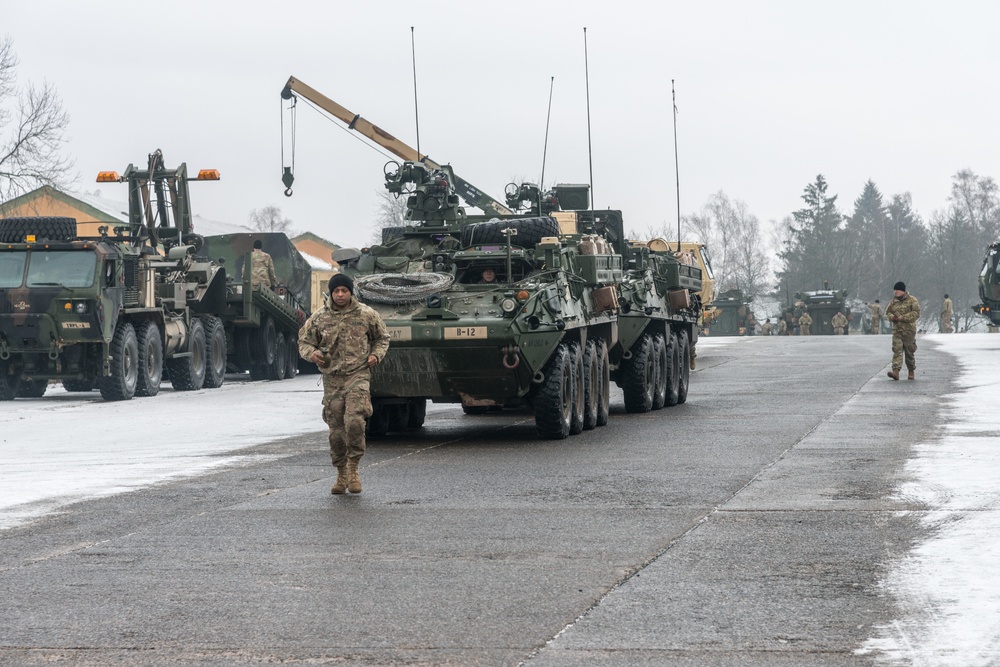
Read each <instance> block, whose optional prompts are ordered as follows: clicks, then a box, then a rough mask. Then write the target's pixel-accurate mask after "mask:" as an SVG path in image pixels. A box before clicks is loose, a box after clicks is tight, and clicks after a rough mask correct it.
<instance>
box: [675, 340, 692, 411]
mask: <svg viewBox="0 0 1000 667" xmlns="http://www.w3.org/2000/svg"><path fill="white" fill-rule="evenodd" d="M677 342H678V348H679V349H680V355H679V356H680V365H681V366H680V373H678V375H677V377H678V383H677V402H678V403H685V402H687V400H688V385H689V384H690V383H691V343H690V342H689V341H688V335H687V332H686V331H682V332H680V333H679V334H678V335H677Z"/></svg>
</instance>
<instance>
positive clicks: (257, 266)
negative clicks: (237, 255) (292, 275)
mask: <svg viewBox="0 0 1000 667" xmlns="http://www.w3.org/2000/svg"><path fill="white" fill-rule="evenodd" d="M263 247H264V245H263V244H262V243H261V242H260V239H257V240H256V241H254V242H253V252H252V253H250V283H251V284H252V285H254V286H256V285H260V286H262V287H274V286H275V285H277V284H278V279H277V278H276V277H275V275H274V260H273V259H271V256H270V255H268V254H267V253H266V252H264V250H263Z"/></svg>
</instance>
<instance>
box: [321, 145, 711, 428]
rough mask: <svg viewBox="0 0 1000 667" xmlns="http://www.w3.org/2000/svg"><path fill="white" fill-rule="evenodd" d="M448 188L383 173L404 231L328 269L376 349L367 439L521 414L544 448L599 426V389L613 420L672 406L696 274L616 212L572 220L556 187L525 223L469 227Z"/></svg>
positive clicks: (405, 169) (438, 171) (522, 218)
mask: <svg viewBox="0 0 1000 667" xmlns="http://www.w3.org/2000/svg"><path fill="white" fill-rule="evenodd" d="M453 182H454V179H453V174H452V173H451V170H450V168H448V167H441V166H438V167H436V168H431V167H428V166H427V165H425V164H420V163H413V162H407V163H404V164H402V165H399V166H398V168H397V169H395V170H392V171H390V172H388V173H387V174H386V187H387V189H389V191H391V192H394V193H397V194H400V195H402V196H406V197H407V209H408V213H407V220H408V222H411V223H413V224H410V225H407V226H405V227H403V228H398V229H391V230H385V232H384V234H383V243H382V244H381V245H378V246H374V247H372V248H370V249H367V250H366V251H365V252H359V253H357V254H356V255H354V256H353V257H347V256H345V255H344V254H341V256H340V257H339V258H338V260H339V261H341V265H342V268H343V270H345V271H346V272H348V273H350V274H352V275H353V276H354V278H355V285H356V290H357V294H358V296H359V298H360V299H361V300H362V301H365V302H366V303H368V304H369V305H371V306H373V307H374V308H376V310H378V311H379V313H380V314H381V315H382V317H383V319H384V320H385V322H386V325H387V327H388V329H389V333H390V336H391V337H392V345H391V347H390V351H389V354H388V355H387V357H386V359H385V361H384V362H383V363H382V364H379V365H378V366H377V367H376V368H375V369H374V372H373V376H372V385H371V386H372V397H373V405H374V408H375V414H374V415H373V416H372V418H371V419H370V420H369V430H370V431H371V432H372V433H376V434H377V433H384V432H385V431H388V430H398V429H402V428H406V427H413V426H419V425H420V424H422V423H423V418H424V413H425V409H426V399H431V400H433V401H435V402H461V403H462V405H463V407H464V408H465V410H466V411H467V412H470V413H475V412H483V411H486V410H488V409H490V407H492V406H505V405H512V404H519V403H522V402H526V403H527V404H529V405H530V406H531V407H532V408H533V410H534V413H535V421H536V425H537V428H538V431H539V433H540V434H541V435H542V436H545V437H554V438H563V437H566V436H567V435H569V434H572V433H579V432H580V431H582V430H583V429H587V428H593V427H594V426H598V425H603V424H604V423H606V422H607V419H608V402H609V393H610V381H611V380H612V379H614V380H615V381H616V382H618V383H619V384H620V385H621V386H622V388H623V390H624V392H625V396H626V407H627V409H628V410H629V411H636V412H639V411H645V410H651V409H656V408H659V407H662V406H663V405H669V404H673V403H677V402H683V401H684V400H685V399H686V396H687V380H688V373H689V359H690V354H691V346H692V345H693V343H694V341H695V339H696V336H697V331H696V327H695V322H696V321H697V316H698V311H699V308H700V301H699V299H698V298H697V296H696V295H695V294H694V293H695V292H696V291H697V290H698V289H700V287H701V282H700V270H699V269H698V268H697V267H693V266H688V265H682V264H681V263H680V262H679V261H678V260H677V258H676V256H675V254H674V253H673V252H671V251H670V250H669V249H666V248H651V247H649V246H648V245H646V244H637V243H629V242H628V241H626V240H625V238H624V235H623V225H622V218H621V213H620V212H618V211H592V210H586V206H587V199H588V196H587V186H557V187H556V188H555V189H554V191H553V192H552V193H550V194H549V195H547V197H546V199H544V200H543V201H548V202H549V203H550V204H549V206H548V207H547V208H544V207H543V208H541V209H538V208H536V209H535V210H533V211H529V212H528V213H527V214H525V215H517V214H511V215H504V216H494V217H487V216H477V217H472V216H467V215H466V214H465V212H464V210H463V209H461V208H460V207H459V205H458V198H457V197H456V196H455V194H454V190H453V186H452V183H453ZM514 194H515V195H518V194H520V192H519V191H517V192H515V193H514ZM511 199H512V198H510V197H509V198H508V203H512V202H511ZM558 201H562V202H563V203H570V204H572V205H574V206H575V207H576V208H578V209H582V210H575V211H563V210H556V209H557V208H558V207H553V206H551V202H558Z"/></svg>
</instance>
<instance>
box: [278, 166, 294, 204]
mask: <svg viewBox="0 0 1000 667" xmlns="http://www.w3.org/2000/svg"><path fill="white" fill-rule="evenodd" d="M294 181H295V176H293V175H292V168H291V167H285V173H283V174H282V175H281V182H282V183H283V184H284V185H285V196H286V197H291V196H292V183H293V182H294Z"/></svg>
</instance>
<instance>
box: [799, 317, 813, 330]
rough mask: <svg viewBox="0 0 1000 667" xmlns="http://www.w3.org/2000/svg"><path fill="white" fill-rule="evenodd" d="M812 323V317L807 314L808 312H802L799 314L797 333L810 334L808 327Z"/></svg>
mask: <svg viewBox="0 0 1000 667" xmlns="http://www.w3.org/2000/svg"><path fill="white" fill-rule="evenodd" d="M812 323H813V318H812V317H810V316H809V313H808V312H803V313H802V314H801V315H799V335H800V336H809V335H811V333H810V329H809V328H810V327H811V326H812Z"/></svg>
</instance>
